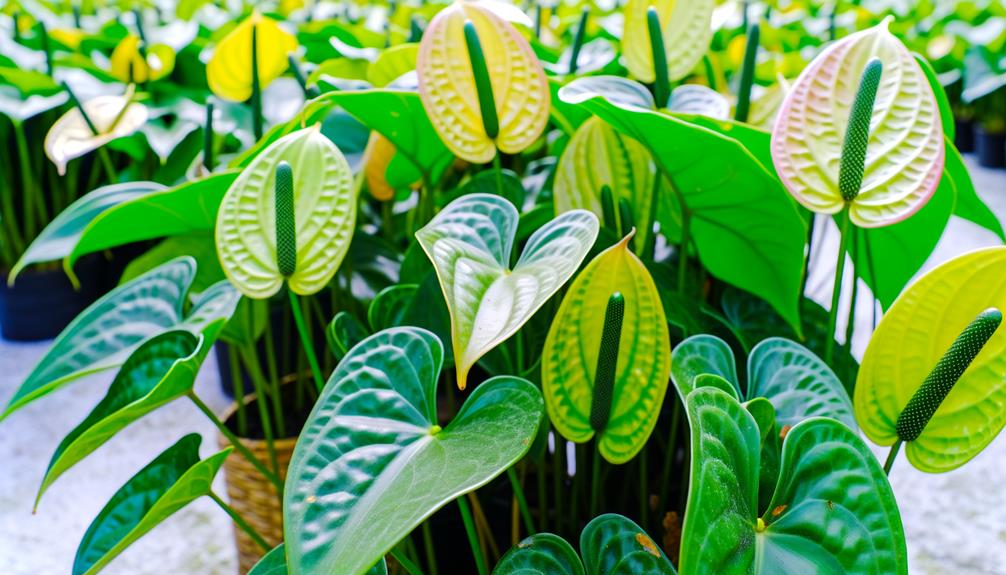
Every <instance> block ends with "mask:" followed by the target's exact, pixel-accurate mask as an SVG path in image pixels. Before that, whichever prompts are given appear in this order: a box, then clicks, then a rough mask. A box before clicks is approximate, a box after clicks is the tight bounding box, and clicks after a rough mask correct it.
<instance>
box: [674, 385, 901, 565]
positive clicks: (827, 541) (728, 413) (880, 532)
mask: <svg viewBox="0 0 1006 575" xmlns="http://www.w3.org/2000/svg"><path fill="white" fill-rule="evenodd" d="M686 404H687V411H688V420H689V424H690V425H691V429H692V468H691V482H690V491H689V494H688V504H687V507H686V512H685V524H684V530H683V533H682V540H681V559H680V564H679V567H680V571H681V573H682V574H688V575H692V574H703V573H709V574H716V575H731V574H735V573H736V574H752V573H754V574H759V573H765V574H768V573H772V574H779V573H786V574H793V575H797V574H803V573H822V574H824V573H827V574H835V575H839V574H851V575H854V574H864V575H865V574H873V573H898V574H906V573H908V561H907V551H906V549H905V543H904V541H905V539H904V531H903V529H902V526H901V518H900V515H899V513H898V508H897V505H896V502H895V500H894V495H893V493H892V492H891V487H890V485H889V484H888V483H887V478H886V477H885V476H884V472H883V470H882V469H881V468H880V465H879V464H878V463H877V461H876V459H875V458H874V456H873V454H872V453H871V452H870V450H869V449H868V448H867V447H866V445H865V444H864V443H863V441H862V440H861V439H859V437H858V436H857V435H856V434H855V433H854V432H852V431H850V430H849V428H847V427H845V426H844V425H842V424H841V423H839V422H837V421H835V420H832V419H827V418H811V419H807V420H805V421H803V422H801V423H799V424H797V425H796V426H794V427H793V428H792V429H791V430H790V431H789V433H788V434H787V435H786V438H785V440H784V441H783V446H782V460H781V466H780V470H779V479H778V483H777V484H776V486H775V492H774V494H773V495H772V498H771V500H770V502H769V504H768V507H767V509H766V511H765V513H764V515H762V516H760V517H759V516H758V513H759V512H758V499H759V471H760V465H761V463H760V455H759V453H760V450H761V433H760V431H759V427H758V423H757V422H756V420H755V418H754V417H752V415H751V414H749V413H748V412H747V410H745V409H744V407H742V406H741V404H740V403H738V402H737V400H736V399H734V398H732V397H730V395H729V394H727V393H725V392H723V391H721V390H719V389H712V388H704V389H698V390H696V391H694V392H692V393H691V394H690V395H689V396H688V399H687V402H686Z"/></svg>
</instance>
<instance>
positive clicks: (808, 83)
mask: <svg viewBox="0 0 1006 575" xmlns="http://www.w3.org/2000/svg"><path fill="white" fill-rule="evenodd" d="M872 58H878V59H879V60H880V62H881V64H882V65H883V72H882V76H881V82H880V87H879V89H878V91H877V97H876V103H875V105H874V108H873V116H872V121H871V126H870V134H869V142H868V146H867V150H866V167H865V172H864V176H863V182H862V185H861V192H860V194H859V196H858V197H856V199H855V200H853V201H852V202H850V206H849V210H850V211H849V215H850V217H851V218H852V222H853V223H854V224H856V225H857V226H860V227H865V228H874V227H881V226H886V225H890V224H893V223H895V222H899V221H901V220H904V219H905V218H907V217H909V216H911V215H912V214H914V213H915V212H917V211H918V210H919V209H920V208H922V206H923V205H925V203H926V202H927V201H928V200H929V198H930V197H931V196H932V195H933V192H934V191H935V190H936V186H937V184H939V181H940V174H941V173H942V172H943V161H944V146H943V128H942V126H941V122H940V114H939V109H938V107H937V104H936V98H935V96H934V95H933V91H932V88H931V87H930V86H929V82H928V80H927V79H926V75H925V73H924V72H923V71H922V68H920V67H919V63H918V62H916V60H915V58H914V57H912V54H911V53H910V52H909V51H908V49H907V48H906V47H905V46H904V44H902V43H901V41H899V40H898V39H897V38H895V37H894V35H893V34H891V33H890V31H888V29H887V21H886V20H885V21H884V22H882V23H881V24H879V25H877V26H875V27H873V28H870V29H868V30H863V31H862V32H857V33H855V34H852V35H849V36H846V37H845V38H843V39H841V40H840V41H838V42H835V43H834V44H832V45H830V46H829V47H828V48H826V49H825V50H824V51H823V52H822V53H821V54H820V55H819V56H818V57H817V58H815V59H814V61H813V62H811V64H810V66H808V67H807V68H806V69H805V70H804V71H803V73H802V74H800V77H799V78H797V80H796V82H795V83H794V85H793V88H792V90H791V91H790V92H789V94H788V95H787V96H786V99H785V101H784V102H783V105H782V109H781V110H780V112H779V116H778V120H777V122H776V125H775V128H774V130H773V132H772V156H773V159H774V160H775V167H776V170H777V172H778V173H779V177H780V178H781V179H782V180H783V182H784V183H785V184H786V187H787V188H788V189H789V191H790V193H792V194H793V196H794V197H795V198H796V199H797V200H798V201H799V202H800V203H801V204H803V205H804V206H806V207H807V208H808V209H810V210H812V211H814V212H817V213H824V214H836V213H838V212H839V211H841V210H842V209H843V207H844V206H845V205H846V202H845V200H843V198H842V195H841V193H840V192H839V188H838V185H839V182H838V180H839V177H838V176H839V164H840V160H841V155H842V145H843V142H844V140H845V130H846V125H847V124H848V121H849V113H850V108H851V105H852V101H853V99H854V96H855V92H856V90H857V89H858V82H855V81H848V79H850V78H859V77H860V76H861V75H862V73H863V70H864V68H865V67H866V64H867V61H869V60H871V59H872Z"/></svg>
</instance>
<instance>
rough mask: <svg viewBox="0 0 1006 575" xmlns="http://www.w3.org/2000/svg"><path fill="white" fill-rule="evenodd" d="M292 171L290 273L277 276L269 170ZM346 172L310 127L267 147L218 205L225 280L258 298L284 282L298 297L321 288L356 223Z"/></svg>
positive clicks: (338, 154) (324, 140) (343, 253)
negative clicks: (286, 165) (294, 257)
mask: <svg viewBox="0 0 1006 575" xmlns="http://www.w3.org/2000/svg"><path fill="white" fill-rule="evenodd" d="M284 161H285V162H287V163H289V164H290V167H291V168H292V170H293V202H294V218H295V220H296V222H295V224H294V230H295V233H296V253H297V262H296V270H295V271H294V272H293V274H292V275H290V276H289V277H284V276H283V275H282V274H281V273H280V270H279V264H278V263H277V259H276V258H277V256H276V201H275V195H276V190H275V182H276V168H277V166H279V164H280V162H284ZM352 180H353V174H352V172H351V171H350V169H349V164H347V163H346V158H345V157H343V155H342V152H340V151H339V148H337V147H336V146H335V144H333V143H332V142H331V140H329V139H328V138H326V137H325V136H324V135H323V134H322V133H321V130H320V128H319V126H317V125H316V126H314V127H310V128H305V129H303V130H299V131H297V132H294V133H292V134H289V135H287V136H284V137H282V138H280V139H279V140H276V141H275V142H273V143H272V144H271V145H270V146H269V147H268V148H266V149H265V150H264V151H263V152H262V153H261V154H259V155H258V156H255V159H254V160H252V162H251V163H250V164H249V165H248V166H247V167H246V168H245V169H244V170H243V171H242V172H241V175H240V176H238V178H237V179H236V180H235V181H234V183H233V184H231V187H230V188H229V189H228V190H227V193H226V194H224V198H223V200H222V201H221V203H220V211H219V213H218V214H217V227H216V243H217V254H218V256H219V257H220V264H221V266H222V267H223V269H224V273H225V274H227V278H228V279H229V280H230V281H231V283H232V284H234V286H235V287H236V288H237V289H238V290H239V291H240V292H241V293H243V294H244V295H246V296H248V297H251V298H255V299H265V298H268V297H270V296H272V295H273V294H275V293H276V292H278V291H279V290H280V288H281V287H282V286H283V283H284V281H285V282H286V283H287V285H289V287H290V289H291V290H293V291H294V292H295V293H298V294H300V295H310V294H313V293H315V292H317V291H318V290H320V289H321V288H323V287H325V285H327V284H328V282H329V280H331V279H332V276H333V275H335V272H336V270H338V269H339V264H341V263H342V259H343V258H344V257H345V256H346V252H347V251H348V249H349V243H350V240H351V239H352V237H353V227H354V225H355V223H356V196H355V194H354V192H353V182H352Z"/></svg>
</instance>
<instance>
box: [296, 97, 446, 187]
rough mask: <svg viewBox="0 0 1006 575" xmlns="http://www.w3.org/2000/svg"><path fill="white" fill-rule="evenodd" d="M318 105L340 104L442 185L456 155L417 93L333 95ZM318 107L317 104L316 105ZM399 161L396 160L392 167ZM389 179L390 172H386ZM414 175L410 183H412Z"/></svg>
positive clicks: (429, 177) (423, 172)
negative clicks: (431, 119)
mask: <svg viewBox="0 0 1006 575" xmlns="http://www.w3.org/2000/svg"><path fill="white" fill-rule="evenodd" d="M314 102H317V103H318V105H320V104H322V103H326V102H327V103H329V104H330V105H331V104H338V105H339V106H341V107H343V108H344V109H345V110H346V111H347V112H349V113H350V114H352V116H353V117H354V118H356V119H357V120H359V121H360V122H363V124H364V125H366V126H367V127H368V128H370V129H371V130H374V131H375V132H378V133H380V134H381V135H382V136H384V137H385V138H387V139H388V141H389V142H391V143H392V144H393V145H394V147H395V149H396V150H397V151H398V155H397V156H396V158H397V157H399V156H400V157H401V158H402V159H404V160H406V161H407V162H408V163H409V164H412V167H413V168H414V169H415V170H416V171H418V172H419V174H421V175H423V176H425V177H426V178H427V179H428V180H429V181H430V182H437V181H440V177H441V176H442V175H443V173H444V170H446V169H447V168H448V167H450V165H451V162H453V161H454V154H452V153H451V151H450V150H449V149H448V148H447V146H445V145H444V143H443V142H442V141H441V140H440V137H439V136H438V135H437V131H436V129H434V127H433V124H432V123H430V117H429V116H427V114H426V110H425V109H424V108H423V102H422V100H420V98H419V95H418V94H416V93H415V92H406V91H402V90H392V89H384V90H347V91H342V92H329V93H326V94H323V95H321V96H319V97H318V98H317V99H316V100H314ZM312 105H314V104H312ZM395 161H397V160H392V165H394V162H395ZM385 175H386V176H388V175H389V174H388V172H387V171H386V172H385ZM414 178H415V176H414V175H409V176H408V177H407V178H406V179H407V180H408V181H412V180H413V179H414Z"/></svg>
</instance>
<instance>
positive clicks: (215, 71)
mask: <svg viewBox="0 0 1006 575" xmlns="http://www.w3.org/2000/svg"><path fill="white" fill-rule="evenodd" d="M252 28H255V34H256V36H257V37H256V43H257V44H258V54H257V56H258V58H257V61H258V79H259V85H260V86H261V87H262V89H265V88H266V86H268V85H269V84H270V83H272V81H273V80H275V79H276V78H279V77H280V75H282V74H283V72H285V71H286V69H287V67H288V66H289V63H288V60H287V54H289V53H290V52H293V51H294V50H296V49H297V39H296V38H294V37H293V36H292V35H291V34H289V33H288V32H286V31H285V30H283V29H282V28H281V27H280V26H279V23H277V22H276V21H275V20H273V19H272V18H267V17H265V16H262V15H261V14H259V13H258V11H255V12H253V13H252V15H251V16H249V17H248V18H245V20H244V21H243V22H241V23H240V24H238V25H237V26H235V27H234V29H233V30H231V31H230V33H229V34H227V36H224V38H223V40H221V41H220V42H219V43H218V44H217V47H216V49H215V50H214V51H213V56H212V57H211V58H210V61H209V63H207V64H206V80H207V82H208V83H209V85H210V90H212V91H213V93H214V94H216V95H217V96H219V97H221V98H223V99H224V100H230V101H232V102H244V101H245V100H247V99H248V98H250V97H251V95H252Z"/></svg>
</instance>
